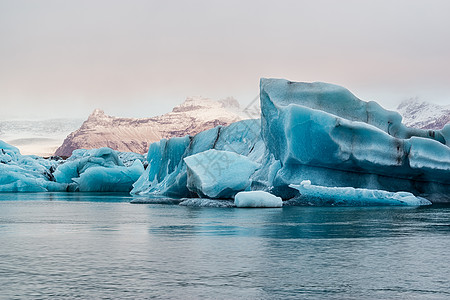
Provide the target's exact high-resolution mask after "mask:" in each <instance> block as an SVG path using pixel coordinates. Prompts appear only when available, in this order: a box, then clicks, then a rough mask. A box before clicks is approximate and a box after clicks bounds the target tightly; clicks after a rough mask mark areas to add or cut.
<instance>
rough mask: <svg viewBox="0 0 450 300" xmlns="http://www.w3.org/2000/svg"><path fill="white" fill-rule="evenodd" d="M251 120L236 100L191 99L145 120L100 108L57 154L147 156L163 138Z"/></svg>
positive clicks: (65, 142)
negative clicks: (96, 151)
mask: <svg viewBox="0 0 450 300" xmlns="http://www.w3.org/2000/svg"><path fill="white" fill-rule="evenodd" d="M248 118H249V117H248V116H247V115H246V114H245V113H243V112H242V110H241V109H240V105H239V102H237V101H236V100H235V99H233V98H227V99H225V100H221V101H214V100H211V99H208V98H202V97H189V98H187V99H186V100H185V101H184V102H183V103H182V104H180V105H178V106H176V107H174V108H173V110H172V111H171V112H169V113H167V114H164V115H161V116H157V117H151V118H141V119H135V118H119V117H113V116H108V115H106V114H105V113H104V112H103V111H102V110H100V109H96V110H94V112H93V113H92V114H91V115H90V116H89V118H88V119H87V120H86V121H85V122H84V123H83V124H82V125H81V127H80V128H79V129H78V130H76V131H74V132H72V133H71V134H69V136H67V138H66V139H65V140H64V142H63V144H62V145H61V146H60V147H59V148H58V149H57V150H56V152H55V155H59V156H70V155H71V153H72V151H73V150H75V149H92V148H99V147H110V148H112V149H115V150H119V151H132V152H137V153H142V154H144V153H146V152H147V151H148V146H149V144H151V143H153V142H156V141H159V140H160V139H162V138H171V137H180V136H185V135H187V134H189V135H194V134H197V133H198V132H200V131H204V130H206V129H209V128H212V127H215V126H217V125H228V124H231V123H233V122H236V121H238V120H242V119H248Z"/></svg>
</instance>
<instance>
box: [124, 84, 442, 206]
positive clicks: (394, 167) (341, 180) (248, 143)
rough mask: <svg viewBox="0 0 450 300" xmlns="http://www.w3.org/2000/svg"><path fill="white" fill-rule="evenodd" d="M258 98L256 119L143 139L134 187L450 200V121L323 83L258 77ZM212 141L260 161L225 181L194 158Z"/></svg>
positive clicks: (180, 193) (177, 192)
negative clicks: (341, 191) (436, 121)
mask: <svg viewBox="0 0 450 300" xmlns="http://www.w3.org/2000/svg"><path fill="white" fill-rule="evenodd" d="M260 101H261V119H260V120H245V121H240V122H236V123H233V124H231V125H229V126H226V127H223V126H218V127H216V128H213V129H210V130H207V131H204V132H201V133H199V134H197V135H195V136H186V137H184V138H176V139H168V140H161V141H160V142H157V143H154V144H152V145H150V149H149V152H148V158H147V159H148V161H149V167H148V168H147V170H146V171H145V172H144V173H143V175H142V176H141V177H140V178H139V180H138V181H137V182H136V183H135V184H134V187H133V190H132V193H133V194H142V195H146V194H150V195H164V196H173V197H196V196H201V197H205V196H207V197H212V198H215V197H217V198H219V197H223V196H224V195H225V196H226V197H232V196H233V194H235V193H236V192H238V191H239V190H242V189H244V190H251V191H266V192H270V193H271V194H273V195H275V196H278V197H281V198H282V199H284V200H288V199H291V198H294V197H297V196H298V194H299V191H298V190H297V189H296V188H294V187H293V186H291V184H295V183H298V182H302V181H304V180H310V181H311V185H313V186H322V187H324V188H327V187H330V188H331V187H336V188H340V187H342V188H346V187H352V188H355V189H369V190H382V191H386V192H393V193H395V192H403V191H404V192H409V193H412V194H413V195H416V196H421V197H426V198H428V199H430V200H432V201H433V202H448V201H450V196H448V195H450V176H449V175H450V148H449V145H450V126H446V127H444V128H443V129H442V130H421V129H413V128H408V127H406V126H405V125H404V124H402V122H401V121H402V118H401V116H400V115H399V114H398V113H396V112H392V111H388V110H385V109H384V108H382V107H381V106H380V105H378V104H377V103H376V102H365V101H362V100H360V99H358V98H357V97H356V96H355V95H353V94H352V93H351V92H350V91H349V90H347V89H345V88H343V87H340V86H336V85H332V84H327V83H321V82H315V83H303V82H291V81H288V80H284V79H264V78H263V79H261V83H260ZM211 149H213V150H216V151H228V152H231V153H235V154H238V155H241V156H244V157H246V159H247V160H248V161H247V162H246V163H245V164H242V166H249V164H248V162H253V163H255V166H256V165H258V167H255V168H253V169H252V170H251V169H247V170H246V171H245V172H246V173H245V176H242V182H241V185H240V186H239V185H238V184H237V181H238V180H236V182H234V183H233V185H234V186H239V188H233V187H225V185H224V183H227V180H228V179H231V178H233V179H237V178H235V175H232V174H237V173H239V172H237V171H236V170H234V169H232V168H231V169H229V171H228V172H229V173H230V174H229V175H230V177H229V178H225V177H224V179H223V181H214V180H213V179H214V178H213V176H211V174H209V177H210V178H208V174H206V173H208V171H209V170H203V171H202V170H201V167H200V163H198V162H196V161H194V158H195V157H199V158H201V157H203V160H202V161H203V162H204V161H205V160H207V155H209V154H202V153H203V152H205V151H209V150H211ZM207 153H210V152H207ZM195 155H197V156H195ZM191 156H192V158H189V157H191ZM202 161H200V162H201V163H203V162H202ZM245 168H246V167H244V168H243V169H245ZM203 169H204V168H203ZM250 170H251V171H250ZM247 171H248V172H247ZM202 172H203V173H202ZM214 176H215V175H214ZM228 183H229V182H228ZM243 187H245V188H243ZM224 188H225V189H224Z"/></svg>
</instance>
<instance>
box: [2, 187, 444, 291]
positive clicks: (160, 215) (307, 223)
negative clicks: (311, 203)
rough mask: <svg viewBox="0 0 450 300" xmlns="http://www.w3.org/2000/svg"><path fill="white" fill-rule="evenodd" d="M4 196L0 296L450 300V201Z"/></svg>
mask: <svg viewBox="0 0 450 300" xmlns="http://www.w3.org/2000/svg"><path fill="white" fill-rule="evenodd" d="M131 199H132V198H131V197H129V196H127V195H118V194H116V195H114V194H91V195H89V194H81V193H79V194H0V298H1V299H43V298H55V299H63V298H65V299H67V298H69V299H70V298H79V299H111V298H114V299H151V298H171V299H199V298H200V299H289V298H296V299H450V208H449V207H427V208H393V207H386V208H384V207H376V208H342V207H341V208H333V207H330V208H317V207H285V208H282V209H237V208H193V207H182V206H177V205H161V204H141V205H139V204H129V203H128V202H129V201H130V200H131Z"/></svg>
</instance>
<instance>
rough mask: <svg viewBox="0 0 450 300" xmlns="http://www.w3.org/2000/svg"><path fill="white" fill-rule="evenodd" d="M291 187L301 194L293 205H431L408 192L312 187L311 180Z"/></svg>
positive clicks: (293, 201)
mask: <svg viewBox="0 0 450 300" xmlns="http://www.w3.org/2000/svg"><path fill="white" fill-rule="evenodd" d="M289 186H290V187H292V188H294V189H296V190H298V191H299V192H300V196H299V197H298V199H295V200H290V202H291V203H293V204H304V205H316V206H323V205H340V206H375V205H393V206H403V205H412V206H421V205H430V204H431V202H430V201H428V200H427V199H425V198H422V197H416V196H414V195H413V194H411V193H408V192H396V193H394V192H387V191H382V190H370V189H360V188H353V187H324V186H316V185H312V184H311V181H309V180H304V181H302V182H301V183H300V184H299V185H296V184H291V185H289Z"/></svg>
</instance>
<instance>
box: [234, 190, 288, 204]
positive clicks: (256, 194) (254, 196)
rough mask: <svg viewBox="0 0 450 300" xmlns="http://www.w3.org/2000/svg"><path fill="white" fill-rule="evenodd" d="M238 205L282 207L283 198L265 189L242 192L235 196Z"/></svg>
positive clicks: (235, 202)
mask: <svg viewBox="0 0 450 300" xmlns="http://www.w3.org/2000/svg"><path fill="white" fill-rule="evenodd" d="M234 204H235V205H236V207H282V206H283V200H281V198H280V197H277V196H274V195H272V194H270V193H267V192H264V191H251V192H240V193H237V194H236V196H235V197H234Z"/></svg>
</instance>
